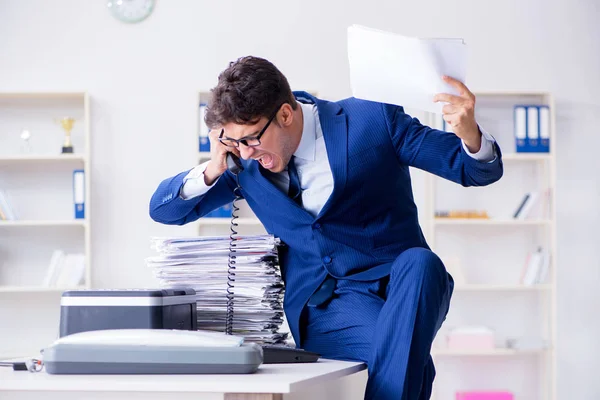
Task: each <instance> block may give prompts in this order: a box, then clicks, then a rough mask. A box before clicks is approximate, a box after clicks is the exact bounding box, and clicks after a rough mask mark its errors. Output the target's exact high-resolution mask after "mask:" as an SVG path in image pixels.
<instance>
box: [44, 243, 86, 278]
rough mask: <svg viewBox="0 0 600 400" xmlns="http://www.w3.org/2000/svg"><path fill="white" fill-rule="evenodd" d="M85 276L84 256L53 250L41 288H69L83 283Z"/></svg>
mask: <svg viewBox="0 0 600 400" xmlns="http://www.w3.org/2000/svg"><path fill="white" fill-rule="evenodd" d="M84 276H85V255H84V254H81V253H69V254H67V253H65V252H64V251H63V250H59V249H57V250H54V252H53V253H52V256H51V257H50V264H49V265H48V269H47V271H46V276H45V278H44V282H43V284H42V286H44V287H60V288H69V287H75V286H79V285H81V284H82V283H83V281H84Z"/></svg>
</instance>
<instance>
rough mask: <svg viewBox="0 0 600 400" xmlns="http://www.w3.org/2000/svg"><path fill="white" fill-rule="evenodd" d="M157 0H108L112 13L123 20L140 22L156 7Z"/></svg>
mask: <svg viewBox="0 0 600 400" xmlns="http://www.w3.org/2000/svg"><path fill="white" fill-rule="evenodd" d="M154 3H155V0H108V3H107V6H108V9H109V10H110V13H111V14H112V15H113V16H114V17H115V18H117V19H118V20H121V21H123V22H129V23H134V22H140V21H143V20H144V19H146V18H147V17H148V16H149V15H150V14H151V13H152V10H153V9H154Z"/></svg>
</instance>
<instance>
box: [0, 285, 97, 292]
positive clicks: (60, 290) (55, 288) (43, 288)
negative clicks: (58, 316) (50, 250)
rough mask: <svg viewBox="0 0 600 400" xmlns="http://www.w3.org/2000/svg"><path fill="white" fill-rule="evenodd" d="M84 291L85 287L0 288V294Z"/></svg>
mask: <svg viewBox="0 0 600 400" xmlns="http://www.w3.org/2000/svg"><path fill="white" fill-rule="evenodd" d="M77 289H85V286H76V287H68V288H59V287H45V286H0V293H34V292H35V293H45V292H47V293H52V292H64V291H66V290H77Z"/></svg>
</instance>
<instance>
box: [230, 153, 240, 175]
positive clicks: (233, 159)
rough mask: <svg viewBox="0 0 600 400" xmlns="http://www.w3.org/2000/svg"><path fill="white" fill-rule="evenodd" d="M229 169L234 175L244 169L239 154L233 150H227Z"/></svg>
mask: <svg viewBox="0 0 600 400" xmlns="http://www.w3.org/2000/svg"><path fill="white" fill-rule="evenodd" d="M227 169H228V170H229V171H231V173H232V174H234V175H237V174H239V173H240V172H242V171H243V170H244V167H243V166H242V162H241V161H240V159H239V158H238V156H236V155H235V154H233V153H231V152H227Z"/></svg>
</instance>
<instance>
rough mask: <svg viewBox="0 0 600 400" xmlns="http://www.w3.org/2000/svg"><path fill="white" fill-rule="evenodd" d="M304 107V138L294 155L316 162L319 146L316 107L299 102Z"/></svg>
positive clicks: (301, 139)
mask: <svg viewBox="0 0 600 400" xmlns="http://www.w3.org/2000/svg"><path fill="white" fill-rule="evenodd" d="M298 104H300V107H302V119H303V121H304V123H303V128H302V137H301V138H300V144H298V148H297V149H296V152H295V153H294V156H295V157H298V158H302V159H304V160H308V161H315V153H316V145H317V127H316V123H315V106H314V105H313V104H304V103H301V102H298Z"/></svg>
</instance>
